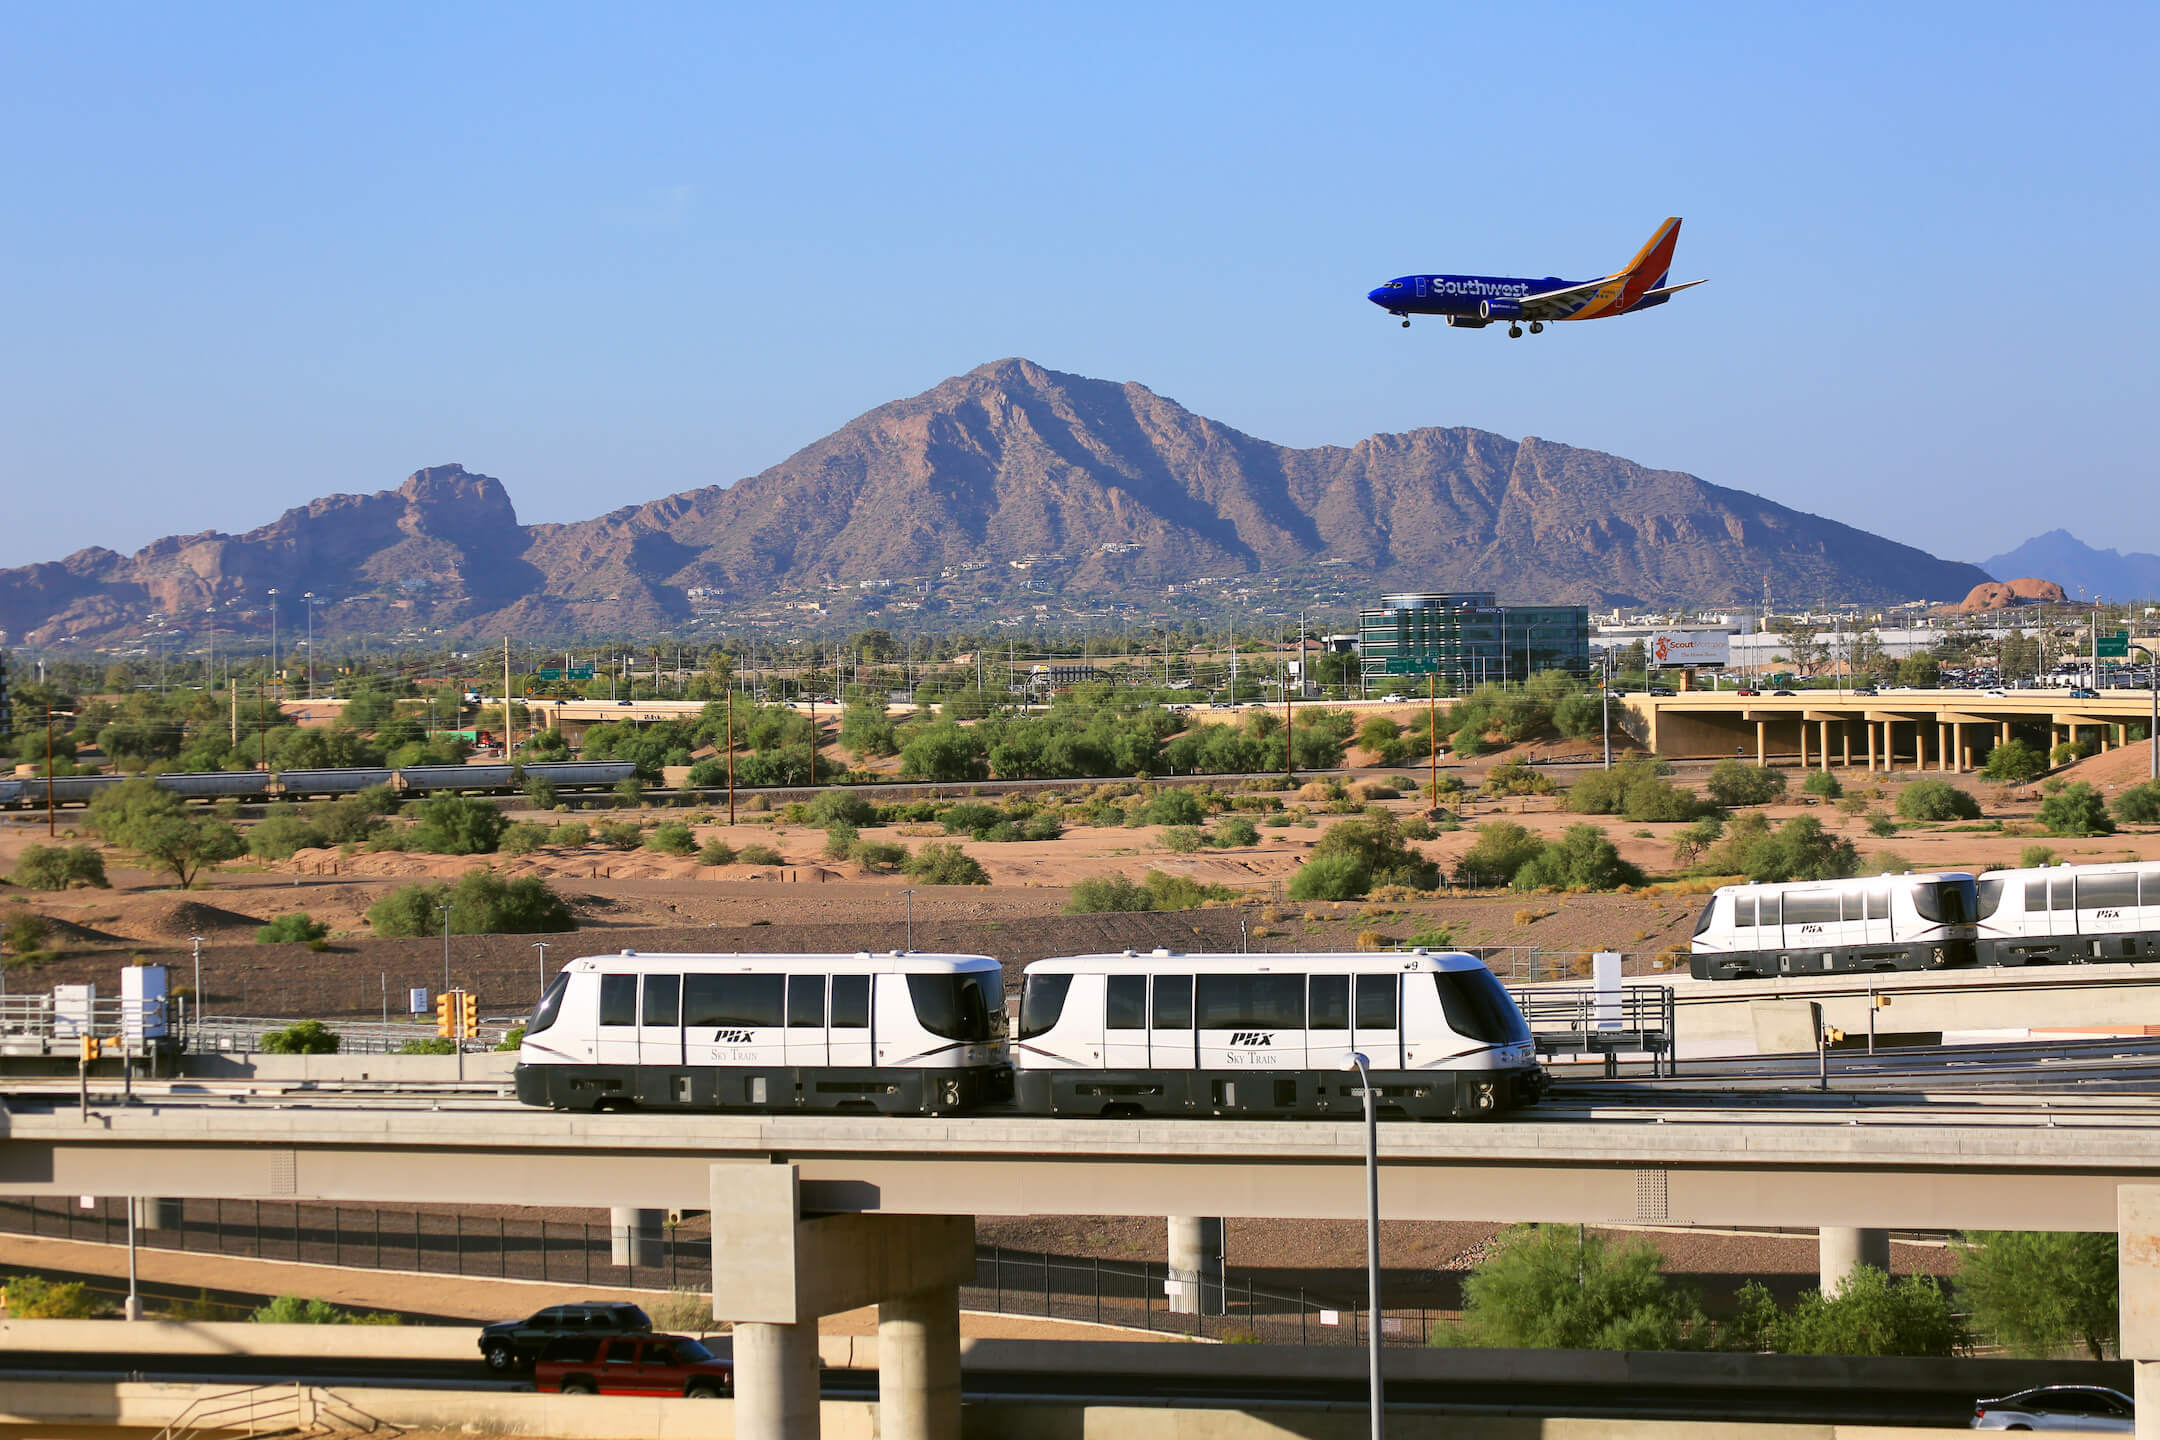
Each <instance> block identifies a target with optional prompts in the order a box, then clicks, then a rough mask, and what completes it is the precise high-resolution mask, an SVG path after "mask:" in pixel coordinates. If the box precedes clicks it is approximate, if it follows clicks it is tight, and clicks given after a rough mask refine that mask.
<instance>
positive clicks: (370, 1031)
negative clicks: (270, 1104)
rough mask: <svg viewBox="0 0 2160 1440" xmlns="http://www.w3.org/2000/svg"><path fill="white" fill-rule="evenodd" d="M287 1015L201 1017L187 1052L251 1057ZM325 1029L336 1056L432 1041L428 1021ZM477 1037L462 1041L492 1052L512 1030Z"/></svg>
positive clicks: (470, 1048)
mask: <svg viewBox="0 0 2160 1440" xmlns="http://www.w3.org/2000/svg"><path fill="white" fill-rule="evenodd" d="M297 1023H299V1022H297V1021H296V1020H293V1019H292V1018H291V1017H289V1016H288V1017H278V1016H270V1015H201V1016H197V1017H196V1018H195V1019H194V1020H193V1021H191V1022H190V1023H189V1026H188V1036H187V1047H186V1048H187V1049H188V1050H189V1051H190V1052H193V1053H198V1054H215V1055H251V1054H255V1053H257V1052H259V1051H261V1050H262V1048H263V1043H262V1042H263V1037H264V1036H265V1035H267V1034H269V1033H270V1032H271V1031H273V1030H287V1029H290V1028H291V1027H292V1026H293V1025H295V1024H297ZM324 1025H325V1027H326V1028H328V1029H329V1030H330V1031H331V1032H332V1033H334V1034H335V1035H336V1036H337V1037H338V1053H339V1054H340V1055H395V1054H398V1053H400V1052H401V1051H403V1050H404V1048H405V1047H406V1046H407V1045H410V1044H414V1043H415V1042H433V1041H434V1040H436V1039H437V1038H438V1037H437V1036H436V1034H435V1022H434V1021H433V1020H409V1021H408V1020H392V1021H388V1022H387V1023H386V1022H384V1021H380V1020H328V1021H325V1022H324ZM479 1028H480V1033H479V1035H478V1037H477V1038H474V1039H471V1040H467V1041H466V1042H465V1050H466V1052H467V1053H472V1052H475V1051H481V1050H493V1049H494V1048H495V1047H496V1046H497V1045H499V1044H501V1043H502V1040H503V1037H504V1036H505V1035H507V1034H508V1033H509V1032H510V1030H511V1028H512V1027H511V1026H510V1025H507V1024H503V1023H500V1022H498V1023H495V1024H483V1025H481V1026H480V1027H479Z"/></svg>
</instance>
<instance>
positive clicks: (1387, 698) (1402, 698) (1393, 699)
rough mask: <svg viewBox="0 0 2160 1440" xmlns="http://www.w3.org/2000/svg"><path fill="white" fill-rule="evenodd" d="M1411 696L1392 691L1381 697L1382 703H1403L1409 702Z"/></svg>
mask: <svg viewBox="0 0 2160 1440" xmlns="http://www.w3.org/2000/svg"><path fill="white" fill-rule="evenodd" d="M1409 698H1410V697H1409V696H1407V695H1401V694H1392V693H1391V694H1387V695H1382V696H1381V697H1380V703H1381V704H1383V705H1401V704H1404V703H1406V702H1407V701H1408V700H1409Z"/></svg>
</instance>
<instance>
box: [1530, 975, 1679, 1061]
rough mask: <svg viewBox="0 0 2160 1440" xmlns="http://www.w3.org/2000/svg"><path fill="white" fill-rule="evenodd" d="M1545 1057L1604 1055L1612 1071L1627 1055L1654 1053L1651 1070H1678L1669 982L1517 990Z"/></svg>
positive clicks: (1532, 1033) (1672, 1002)
mask: <svg viewBox="0 0 2160 1440" xmlns="http://www.w3.org/2000/svg"><path fill="white" fill-rule="evenodd" d="M1508 993H1509V994H1510V995H1511V996H1513V997H1514V1000H1515V1004H1516V1007H1517V1008H1518V1009H1520V1010H1521V1011H1522V1013H1523V1019H1524V1020H1526V1021H1528V1022H1529V1024H1530V1038H1531V1040H1532V1041H1533V1042H1534V1043H1535V1044H1536V1046H1537V1053H1538V1054H1539V1056H1540V1057H1548V1056H1550V1057H1557V1056H1561V1055H1602V1056H1604V1057H1605V1069H1606V1073H1607V1074H1612V1073H1614V1071H1615V1069H1616V1068H1617V1065H1618V1062H1619V1057H1620V1056H1621V1055H1622V1054H1628V1053H1632V1054H1637V1055H1647V1056H1649V1057H1650V1073H1651V1074H1653V1075H1658V1074H1667V1073H1673V1064H1674V1052H1673V1043H1674V1039H1675V1031H1676V1023H1675V1022H1676V1011H1675V1005H1674V999H1673V992H1672V987H1671V986H1669V985H1623V986H1621V987H1620V988H1619V989H1618V990H1617V991H1614V990H1599V989H1597V988H1596V987H1594V986H1571V987H1569V988H1567V989H1564V990H1560V989H1543V988H1541V989H1537V990H1520V989H1518V990H1511V991H1509V992H1508Z"/></svg>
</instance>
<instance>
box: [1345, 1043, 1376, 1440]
mask: <svg viewBox="0 0 2160 1440" xmlns="http://www.w3.org/2000/svg"><path fill="white" fill-rule="evenodd" d="M1371 1064H1372V1062H1371V1061H1369V1060H1367V1059H1366V1058H1365V1056H1364V1055H1363V1054H1361V1053H1360V1052H1358V1051H1356V1050H1352V1051H1351V1052H1350V1053H1349V1054H1347V1055H1345V1056H1343V1057H1342V1068H1343V1069H1344V1070H1346V1071H1347V1070H1355V1071H1356V1072H1357V1077H1358V1087H1359V1089H1360V1090H1361V1091H1362V1092H1363V1094H1364V1097H1365V1314H1366V1327H1365V1337H1366V1371H1367V1383H1368V1396H1367V1400H1366V1403H1367V1404H1368V1405H1369V1406H1370V1407H1371V1410H1372V1440H1382V1437H1383V1436H1384V1435H1385V1434H1386V1433H1387V1419H1386V1413H1385V1410H1384V1406H1383V1396H1382V1394H1381V1389H1380V1119H1379V1114H1378V1112H1377V1111H1376V1110H1375V1109H1374V1108H1373V1084H1372V1071H1371V1068H1370V1066H1371Z"/></svg>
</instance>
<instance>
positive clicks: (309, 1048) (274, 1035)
mask: <svg viewBox="0 0 2160 1440" xmlns="http://www.w3.org/2000/svg"><path fill="white" fill-rule="evenodd" d="M261 1043H262V1049H263V1053H264V1054H265V1055H335V1054H337V1053H338V1043H339V1042H338V1033H337V1031H335V1030H332V1029H331V1028H330V1027H329V1026H327V1025H325V1024H323V1022H322V1021H320V1020H300V1021H296V1022H294V1023H293V1024H291V1025H288V1026H286V1027H285V1028H284V1029H282V1030H270V1031H266V1032H265V1033H264V1035H263V1037H262V1042H261Z"/></svg>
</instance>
